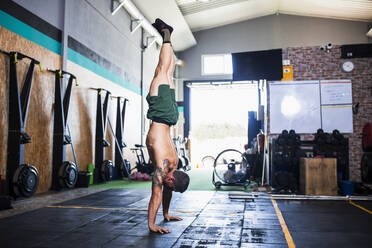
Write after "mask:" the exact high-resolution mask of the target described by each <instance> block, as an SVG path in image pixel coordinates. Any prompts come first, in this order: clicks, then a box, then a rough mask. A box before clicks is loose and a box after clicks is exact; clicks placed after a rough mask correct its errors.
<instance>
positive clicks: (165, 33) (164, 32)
mask: <svg viewBox="0 0 372 248" xmlns="http://www.w3.org/2000/svg"><path fill="white" fill-rule="evenodd" d="M161 36H162V37H163V43H171V40H170V38H171V34H170V32H169V30H168V29H162V30H161Z"/></svg>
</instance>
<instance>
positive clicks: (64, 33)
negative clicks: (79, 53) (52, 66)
mask: <svg viewBox="0 0 372 248" xmlns="http://www.w3.org/2000/svg"><path fill="white" fill-rule="evenodd" d="M68 1H69V0H65V4H64V15H63V31H62V42H61V43H62V44H61V45H62V46H61V55H62V70H63V71H66V70H67V68H66V67H67V50H68V9H67V2H68Z"/></svg>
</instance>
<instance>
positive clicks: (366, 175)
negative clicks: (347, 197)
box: [360, 153, 372, 183]
mask: <svg viewBox="0 0 372 248" xmlns="http://www.w3.org/2000/svg"><path fill="white" fill-rule="evenodd" d="M360 167H361V168H360V169H361V176H362V181H363V182H365V183H371V182H372V153H364V154H363V156H362V161H361V165H360Z"/></svg>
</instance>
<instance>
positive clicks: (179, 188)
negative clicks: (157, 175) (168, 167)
mask: <svg viewBox="0 0 372 248" xmlns="http://www.w3.org/2000/svg"><path fill="white" fill-rule="evenodd" d="M189 183H190V177H189V175H187V174H186V173H185V172H182V171H179V170H173V171H171V172H169V173H168V175H167V177H166V178H165V182H164V185H165V186H167V187H168V188H170V189H172V190H173V191H176V192H180V193H183V192H185V191H186V189H187V187H188V186H189Z"/></svg>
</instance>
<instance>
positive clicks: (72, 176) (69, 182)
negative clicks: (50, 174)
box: [58, 161, 78, 189]
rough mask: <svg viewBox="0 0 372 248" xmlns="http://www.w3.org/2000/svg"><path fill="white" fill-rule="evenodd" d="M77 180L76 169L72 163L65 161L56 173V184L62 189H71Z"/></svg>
mask: <svg viewBox="0 0 372 248" xmlns="http://www.w3.org/2000/svg"><path fill="white" fill-rule="evenodd" d="M77 179H78V169H77V167H76V165H75V164H74V163H73V162H69V161H65V162H63V164H62V165H61V167H60V168H59V171H58V182H59V185H60V186H61V187H63V188H69V189H71V188H73V187H75V184H76V182H77Z"/></svg>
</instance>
